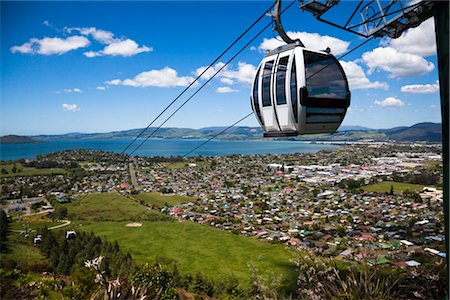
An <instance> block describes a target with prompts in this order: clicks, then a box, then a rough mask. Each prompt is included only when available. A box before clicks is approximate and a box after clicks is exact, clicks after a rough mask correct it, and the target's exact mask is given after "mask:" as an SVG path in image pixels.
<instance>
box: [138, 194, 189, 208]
mask: <svg viewBox="0 0 450 300" xmlns="http://www.w3.org/2000/svg"><path fill="white" fill-rule="evenodd" d="M132 197H133V198H136V199H138V200H142V201H143V202H144V203H145V204H146V205H151V206H153V207H156V208H162V207H164V206H166V205H169V206H174V205H179V204H182V203H188V202H192V201H195V199H192V198H190V197H183V196H179V195H170V196H165V195H161V194H160V193H154V192H151V193H140V194H137V195H133V196H132Z"/></svg>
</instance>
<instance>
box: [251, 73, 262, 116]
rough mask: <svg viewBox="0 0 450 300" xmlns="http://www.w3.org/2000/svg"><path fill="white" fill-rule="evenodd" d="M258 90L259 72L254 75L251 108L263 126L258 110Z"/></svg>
mask: <svg viewBox="0 0 450 300" xmlns="http://www.w3.org/2000/svg"><path fill="white" fill-rule="evenodd" d="M258 88H259V70H258V72H257V73H256V77H255V83H254V84H253V107H254V108H255V112H256V116H257V117H258V119H259V121H260V122H261V124H263V122H262V119H261V112H260V110H259V98H258Z"/></svg>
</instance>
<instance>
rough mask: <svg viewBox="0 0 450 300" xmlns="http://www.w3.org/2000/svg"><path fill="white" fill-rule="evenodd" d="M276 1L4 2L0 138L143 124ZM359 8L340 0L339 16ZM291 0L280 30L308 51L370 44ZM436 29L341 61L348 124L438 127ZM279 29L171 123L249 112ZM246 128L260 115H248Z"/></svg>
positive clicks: (224, 120)
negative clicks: (256, 75) (256, 76)
mask: <svg viewBox="0 0 450 300" xmlns="http://www.w3.org/2000/svg"><path fill="white" fill-rule="evenodd" d="M287 3H288V2H284V5H287ZM270 4H271V2H268V1H250V2H231V1H200V2H190V1H182V2H174V1H165V2H152V1H150V2H131V3H124V2H67V3H66V2H4V1H3V2H0V5H1V37H0V38H1V47H2V48H1V64H2V68H1V132H0V134H1V135H4V134H30V135H31V134H42V133H50V134H54V133H67V132H106V131H113V130H124V129H131V128H141V127H145V126H146V125H147V124H148V123H149V122H150V121H151V120H152V119H153V118H154V117H155V116H156V115H157V114H158V113H159V112H160V111H161V110H162V109H163V108H164V107H165V105H167V104H168V103H169V102H170V101H171V100H172V99H173V98H174V97H175V96H176V95H177V94H178V93H179V92H180V91H181V90H182V89H183V88H184V87H185V86H186V85H187V84H189V82H190V80H192V79H193V78H195V76H196V74H198V72H199V71H201V68H202V67H204V66H207V65H208V64H209V63H210V62H211V61H213V60H214V59H215V58H216V57H217V55H218V54H220V53H221V52H222V50H224V49H225V48H226V47H227V46H228V45H229V44H230V43H231V42H232V41H233V40H234V39H235V38H236V37H237V36H239V35H240V33H241V32H242V31H243V30H244V29H245V28H247V27H248V26H249V25H250V24H251V23H252V22H253V21H254V20H255V19H256V18H257V17H258V16H259V15H260V14H261V13H262V12H263V11H264V10H265V9H266V8H268V7H269V6H270ZM354 5H355V2H351V1H344V2H343V3H341V4H340V5H339V7H337V8H336V10H335V11H333V14H334V15H335V16H336V15H338V16H339V12H342V11H348V9H349V7H354ZM294 6H295V7H292V8H291V9H289V10H288V11H287V12H286V14H284V15H283V23H284V27H285V29H286V30H287V31H291V35H293V36H300V37H302V41H303V43H304V44H305V45H306V46H309V47H312V48H319V49H325V48H326V47H328V46H329V47H330V48H331V49H332V52H333V53H334V54H336V55H340V54H344V53H346V51H348V50H349V49H351V48H353V47H354V46H356V45H358V44H359V43H361V42H362V41H363V40H362V38H360V37H358V36H356V35H353V34H350V33H347V32H344V31H341V30H339V29H336V28H334V27H331V26H330V25H327V24H324V23H321V22H319V21H317V20H315V19H314V18H313V17H312V16H311V15H310V14H309V13H306V12H305V13H302V12H301V11H300V10H299V9H298V8H297V7H298V5H294ZM269 21H270V18H269V17H266V18H265V19H263V21H262V22H261V23H259V24H258V26H256V28H255V30H253V31H251V32H250V34H249V35H248V36H246V37H245V38H244V39H243V42H242V43H240V44H238V45H237V46H236V47H235V48H233V49H232V52H230V53H229V54H227V55H226V56H225V57H224V58H223V59H221V62H225V61H226V60H228V59H229V58H230V57H231V56H232V55H233V54H234V53H235V52H236V51H238V49H239V48H240V47H242V46H243V45H245V43H246V42H247V41H248V40H249V39H251V38H252V37H253V36H254V35H255V34H256V32H258V31H259V30H260V29H261V28H262V27H263V26H265V24H267V22H269ZM433 26H434V24H433V20H429V21H427V22H425V23H423V24H422V25H421V26H420V27H418V28H415V29H412V30H411V31H409V32H407V33H406V34H405V35H404V36H402V37H401V38H400V39H397V40H392V41H391V40H388V39H376V40H373V41H370V42H369V43H368V44H366V45H365V46H363V47H362V48H361V49H359V50H358V51H355V52H354V53H352V54H350V55H348V56H346V57H345V58H344V59H343V62H342V64H343V66H344V69H345V71H346V73H347V76H348V78H349V81H350V87H351V90H352V105H351V108H350V111H349V112H348V114H347V116H346V119H345V120H344V124H345V125H361V126H366V127H371V128H390V127H395V126H403V125H413V124H415V123H418V122H440V106H439V91H438V85H437V80H438V73H437V58H436V54H435V46H434V27H433ZM274 35H275V34H273V33H272V31H271V30H270V29H268V30H267V31H266V32H264V34H263V35H262V36H261V37H260V38H258V39H256V40H255V42H254V43H252V45H251V47H247V49H245V51H243V53H242V54H241V55H239V56H238V57H237V59H236V60H234V61H233V62H232V64H231V65H230V66H227V68H226V70H225V71H224V72H222V73H221V74H220V75H219V76H218V78H214V79H213V81H212V82H211V83H210V84H208V86H206V87H205V88H204V89H203V90H202V91H201V92H200V93H199V94H198V95H197V96H196V97H194V98H193V100H192V101H191V102H190V103H188V104H187V105H186V106H185V107H184V108H183V109H182V110H181V111H180V112H179V113H178V114H177V115H175V117H174V118H173V119H171V120H170V121H169V122H168V123H167V124H166V125H165V126H168V127H172V126H174V127H190V128H200V127H208V126H227V125H230V124H232V123H234V122H235V121H236V120H238V119H240V118H241V117H243V116H245V115H246V114H247V113H249V112H250V111H251V108H250V104H249V93H250V81H251V78H252V76H253V72H254V71H255V67H256V66H257V65H258V63H259V62H260V60H261V59H262V58H263V56H264V50H265V49H269V48H271V47H275V46H277V45H278V44H277V41H276V40H275V39H274ZM275 36H276V35H275ZM219 66H220V65H219ZM219 66H217V67H219ZM217 67H216V69H217ZM201 82H204V81H201ZM189 94H190V93H188V94H187V95H189ZM184 99H186V97H184V98H183V99H182V101H183V100H184ZM182 101H180V103H181V102H182ZM158 124H159V123H158ZM241 125H249V126H257V122H256V119H255V118H254V117H253V116H252V117H251V118H248V119H247V120H246V121H245V122H242V123H241Z"/></svg>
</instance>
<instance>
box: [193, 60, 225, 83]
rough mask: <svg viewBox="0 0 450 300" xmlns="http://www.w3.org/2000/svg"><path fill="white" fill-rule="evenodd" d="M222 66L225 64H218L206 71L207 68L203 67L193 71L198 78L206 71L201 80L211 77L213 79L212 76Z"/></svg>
mask: <svg viewBox="0 0 450 300" xmlns="http://www.w3.org/2000/svg"><path fill="white" fill-rule="evenodd" d="M224 65H225V64H224V63H223V62H218V63H216V64H215V65H214V66H212V67H210V68H209V69H208V70H206V68H207V67H205V66H203V67H200V68H197V70H195V72H194V74H195V75H196V76H200V74H202V73H203V72H205V70H206V72H205V74H203V76H202V78H203V79H206V80H208V79H210V78H211V77H213V76H214V74H216V73H217V72H218V71H219V70H220V69H221V68H222V67H223V66H224ZM225 69H226V67H225V68H223V70H225ZM223 70H222V71H223ZM217 75H219V74H217Z"/></svg>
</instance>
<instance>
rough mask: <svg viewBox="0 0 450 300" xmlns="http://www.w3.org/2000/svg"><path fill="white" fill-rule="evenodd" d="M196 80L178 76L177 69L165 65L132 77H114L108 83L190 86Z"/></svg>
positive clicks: (136, 85) (140, 85)
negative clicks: (122, 78) (121, 78)
mask: <svg viewBox="0 0 450 300" xmlns="http://www.w3.org/2000/svg"><path fill="white" fill-rule="evenodd" d="M193 80H194V78H193V77H191V76H178V74H177V71H175V70H174V69H172V68H169V67H165V68H163V69H161V70H150V71H147V72H142V73H139V74H138V75H136V76H135V77H134V78H132V79H125V80H120V79H114V80H110V81H107V82H106V84H108V85H125V86H133V87H176V86H188V85H189V84H190V83H191V82H192V81H193Z"/></svg>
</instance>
